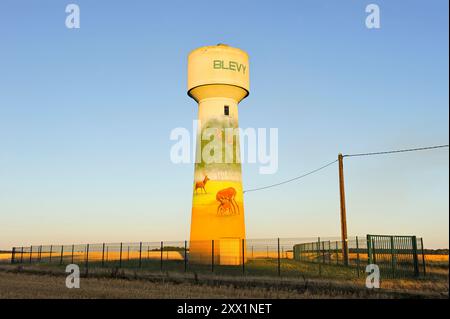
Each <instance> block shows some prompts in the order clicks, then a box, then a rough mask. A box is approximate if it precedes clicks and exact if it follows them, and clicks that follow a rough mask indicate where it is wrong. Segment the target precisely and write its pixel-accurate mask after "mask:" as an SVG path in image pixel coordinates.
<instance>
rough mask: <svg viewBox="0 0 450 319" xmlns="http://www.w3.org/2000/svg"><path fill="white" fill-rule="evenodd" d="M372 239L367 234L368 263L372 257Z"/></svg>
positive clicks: (370, 262) (371, 260)
mask: <svg viewBox="0 0 450 319" xmlns="http://www.w3.org/2000/svg"><path fill="white" fill-rule="evenodd" d="M371 244H372V240H371V238H370V235H367V261H368V263H369V265H370V264H373V258H372V245H371Z"/></svg>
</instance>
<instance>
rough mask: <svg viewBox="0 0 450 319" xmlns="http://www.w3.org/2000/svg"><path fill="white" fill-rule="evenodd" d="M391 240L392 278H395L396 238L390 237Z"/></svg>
mask: <svg viewBox="0 0 450 319" xmlns="http://www.w3.org/2000/svg"><path fill="white" fill-rule="evenodd" d="M390 237H391V238H390V239H391V268H392V277H393V278H395V251H394V236H390Z"/></svg>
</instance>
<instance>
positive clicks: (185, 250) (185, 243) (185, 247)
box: [184, 240, 187, 272]
mask: <svg viewBox="0 0 450 319" xmlns="http://www.w3.org/2000/svg"><path fill="white" fill-rule="evenodd" d="M186 271H187V240H185V241H184V272H186Z"/></svg>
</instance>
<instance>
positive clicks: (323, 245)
mask: <svg viewBox="0 0 450 319" xmlns="http://www.w3.org/2000/svg"><path fill="white" fill-rule="evenodd" d="M322 263H323V264H325V242H324V241H323V242H322Z"/></svg>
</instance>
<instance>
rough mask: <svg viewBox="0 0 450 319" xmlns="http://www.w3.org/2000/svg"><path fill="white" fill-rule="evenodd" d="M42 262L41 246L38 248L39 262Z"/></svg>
mask: <svg viewBox="0 0 450 319" xmlns="http://www.w3.org/2000/svg"><path fill="white" fill-rule="evenodd" d="M41 260H42V245H41V246H39V262H40V261H41Z"/></svg>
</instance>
